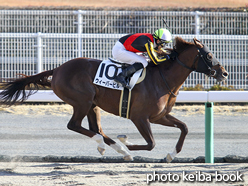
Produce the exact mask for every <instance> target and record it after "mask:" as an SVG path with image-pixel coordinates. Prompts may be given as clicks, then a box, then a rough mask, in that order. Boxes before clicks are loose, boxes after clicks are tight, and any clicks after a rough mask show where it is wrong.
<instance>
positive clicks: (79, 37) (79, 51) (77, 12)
mask: <svg viewBox="0 0 248 186" xmlns="http://www.w3.org/2000/svg"><path fill="white" fill-rule="evenodd" d="M83 13H85V12H84V11H82V10H78V11H75V12H74V14H77V15H78V17H77V22H74V24H77V30H78V56H77V57H82V38H81V36H82V25H83V24H84V23H83V22H82V14H83Z"/></svg>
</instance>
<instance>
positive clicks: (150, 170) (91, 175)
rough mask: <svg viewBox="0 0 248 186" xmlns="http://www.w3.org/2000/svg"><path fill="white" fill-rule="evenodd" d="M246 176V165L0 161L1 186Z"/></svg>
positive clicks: (214, 181) (216, 180)
mask: <svg viewBox="0 0 248 186" xmlns="http://www.w3.org/2000/svg"><path fill="white" fill-rule="evenodd" d="M189 175H192V176H191V178H190V177H189ZM194 175H195V176H194ZM166 176H167V177H166ZM155 177H156V179H159V181H154V180H155ZM166 179H167V181H166ZM223 179H224V180H225V181H226V182H225V181H223ZM247 179H248V164H161V163H160V164H156V163H20V162H13V163H0V185H1V186H7V185H9V186H16V185H19V186H20V185H21V186H30V185H35V186H38V185H42V186H50V185H71V186H72V185H89V186H110V185H111V186H115V185H118V186H120V185H122V186H124V185H125V186H128V185H129V186H131V185H137V186H140V185H148V183H150V184H149V185H154V186H155V185H164V184H165V185H198V186H199V185H240V186H241V185H242V186H245V185H248V182H247ZM177 180H178V181H177ZM203 180H205V182H203ZM220 180H222V181H220ZM234 180H235V181H237V182H235V181H234Z"/></svg>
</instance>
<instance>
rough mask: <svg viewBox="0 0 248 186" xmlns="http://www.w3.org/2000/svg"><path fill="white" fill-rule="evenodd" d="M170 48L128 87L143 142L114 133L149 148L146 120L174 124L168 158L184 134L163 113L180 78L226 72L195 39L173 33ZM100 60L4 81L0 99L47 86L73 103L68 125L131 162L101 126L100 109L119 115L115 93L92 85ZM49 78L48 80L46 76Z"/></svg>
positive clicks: (132, 113)
mask: <svg viewBox="0 0 248 186" xmlns="http://www.w3.org/2000/svg"><path fill="white" fill-rule="evenodd" d="M173 50H174V51H175V52H177V54H178V57H176V59H175V60H169V61H168V62H165V63H162V64H160V65H159V66H156V67H147V75H146V77H145V79H144V81H143V82H141V83H139V84H138V85H136V86H135V87H134V88H133V90H132V98H131V103H130V113H129V118H130V120H131V121H132V122H133V123H134V124H135V126H136V127H137V129H138V131H139V132H140V134H141V135H142V136H143V138H144V139H145V141H146V142H147V144H144V145H136V144H132V143H130V142H128V141H127V138H126V136H125V135H121V136H119V137H118V138H119V139H120V141H121V142H123V143H124V144H125V145H126V146H127V148H128V149H129V150H152V149H153V148H154V146H155V141H154V138H153V134H152V131H151V126H150V123H154V124H160V125H164V126H169V127H176V128H179V129H180V130H181V134H180V137H179V140H178V142H177V144H176V147H175V150H174V151H173V152H172V153H169V154H168V155H167V157H166V159H167V161H168V162H170V161H172V159H173V158H174V157H175V156H176V154H177V153H179V152H180V151H181V149H182V146H183V142H184V140H185V137H186V135H187V133H188V128H187V126H186V124H185V123H183V122H181V121H179V120H178V119H176V118H174V117H173V116H171V115H170V114H169V113H170V111H171V109H172V107H173V105H174V104H175V101H176V95H177V94H178V91H179V89H180V87H181V86H182V84H183V83H184V81H185V80H186V78H187V77H188V76H189V74H190V73H191V72H192V71H197V72H200V73H205V74H207V75H208V76H211V77H213V78H215V79H217V81H222V80H225V79H226V78H227V76H228V73H227V72H226V70H225V69H224V68H223V67H222V66H221V65H220V64H219V62H218V61H217V60H216V58H215V57H214V56H213V55H212V53H211V52H210V51H209V49H208V48H207V47H206V46H204V45H203V44H202V43H201V42H200V41H198V40H197V39H194V42H192V43H191V42H186V41H185V40H183V39H182V38H180V37H177V38H175V46H174V49H173ZM100 62H101V60H96V59H89V58H77V59H72V60H70V61H68V62H66V63H64V64H63V65H61V66H60V67H58V68H56V69H53V70H48V71H44V72H42V73H39V74H36V75H32V76H25V77H23V78H20V79H17V80H15V81H13V82H9V83H7V84H6V85H5V88H4V90H3V91H2V92H1V93H0V97H1V100H2V103H3V104H7V105H13V104H14V103H16V102H17V101H24V100H26V99H27V98H28V97H29V96H30V95H31V94H32V93H35V92H32V91H30V90H29V91H27V89H29V88H30V87H31V88H32V87H33V89H38V88H39V87H38V86H40V85H41V86H48V87H51V88H52V90H53V91H54V93H55V94H56V95H57V96H58V97H59V98H60V99H62V100H63V101H64V102H66V103H68V104H70V105H71V106H72V107H73V116H72V118H71V120H70V121H69V123H68V125H67V127H68V129H70V130H73V131H75V132H78V133H80V134H83V135H86V136H88V137H90V138H92V139H94V140H95V141H96V142H97V143H98V151H99V152H100V153H101V154H103V153H104V151H105V144H107V145H109V146H111V147H112V148H113V149H115V150H116V151H117V152H118V153H121V154H122V155H123V156H124V159H125V160H132V157H131V155H130V154H129V152H128V151H126V150H125V149H124V148H123V147H122V146H121V145H119V144H118V143H116V142H115V141H113V140H112V139H110V138H109V137H108V136H106V135H105V134H104V133H103V130H102V127H101V123H100V108H101V109H103V110H105V111H106V112H109V113H112V114H114V115H119V99H120V94H121V91H118V90H113V89H108V88H104V87H100V86H98V85H95V84H93V80H94V76H95V74H96V71H97V68H98V66H99V64H100ZM50 76H52V80H50V79H49V77H50ZM25 90H26V91H25ZM85 116H87V118H88V122H89V129H86V128H83V127H82V126H81V122H82V120H83V118H84V117H85ZM117 127H118V126H117Z"/></svg>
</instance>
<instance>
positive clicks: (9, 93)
mask: <svg viewBox="0 0 248 186" xmlns="http://www.w3.org/2000/svg"><path fill="white" fill-rule="evenodd" d="M21 75H22V76H24V77H23V78H20V79H17V80H15V81H13V82H8V83H5V84H4V86H3V88H4V90H3V91H2V92H1V93H0V100H1V103H2V104H5V105H9V106H11V105H13V104H15V103H16V102H17V101H20V102H23V101H25V100H26V99H27V98H28V97H29V96H30V95H32V94H34V93H36V92H37V90H39V88H40V86H42V87H51V82H50V81H49V79H48V77H49V76H51V75H53V70H48V71H44V72H41V73H39V74H36V75H33V76H26V75H24V74H21ZM25 90H27V91H25ZM19 97H20V98H19Z"/></svg>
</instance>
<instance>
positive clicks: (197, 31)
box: [191, 11, 203, 35]
mask: <svg viewBox="0 0 248 186" xmlns="http://www.w3.org/2000/svg"><path fill="white" fill-rule="evenodd" d="M191 14H192V15H194V16H195V23H192V25H194V26H195V34H196V35H199V34H200V25H201V22H200V15H203V12H199V11H195V12H192V13H191Z"/></svg>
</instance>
